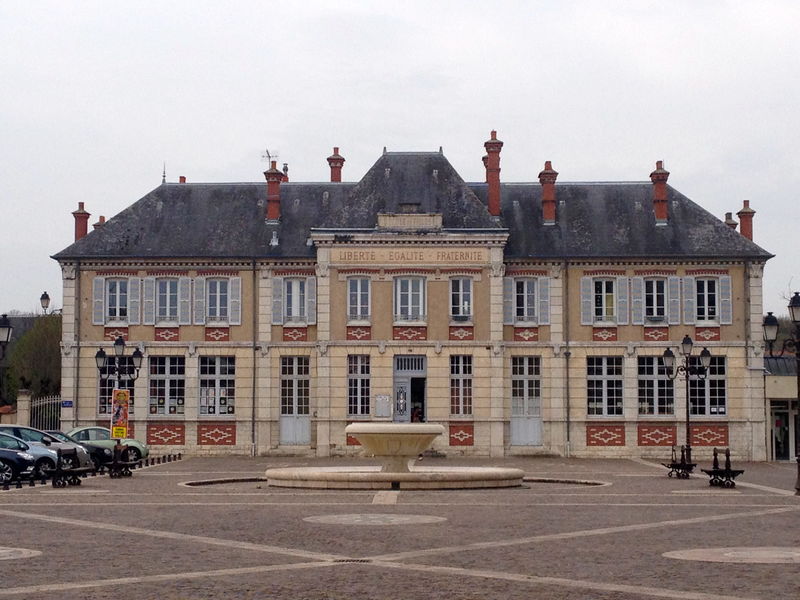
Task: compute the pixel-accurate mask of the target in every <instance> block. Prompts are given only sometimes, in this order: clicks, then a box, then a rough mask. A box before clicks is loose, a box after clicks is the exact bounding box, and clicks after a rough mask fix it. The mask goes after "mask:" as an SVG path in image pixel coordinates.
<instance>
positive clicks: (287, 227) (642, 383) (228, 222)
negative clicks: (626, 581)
mask: <svg viewBox="0 0 800 600" xmlns="http://www.w3.org/2000/svg"><path fill="white" fill-rule="evenodd" d="M502 146H503V143H502V142H501V141H500V140H498V139H497V137H496V134H495V132H492V135H491V139H490V140H488V141H487V142H486V143H485V150H486V156H484V159H483V160H484V165H485V169H486V179H485V181H481V182H477V183H466V182H464V181H463V180H462V178H461V177H460V176H459V174H458V173H457V172H456V170H455V169H454V168H453V166H452V165H451V164H450V162H449V161H448V160H447V158H446V157H445V155H444V154H443V153H442V152H441V150H440V151H439V152H386V151H384V153H383V154H382V155H381V156H380V157H378V159H377V161H376V162H375V164H374V165H373V166H372V168H370V169H369V170H368V171H367V173H366V174H364V175H363V177H361V179H360V180H359V181H357V182H354V183H347V182H342V181H341V174H342V169H343V165H344V162H345V159H344V158H343V157H342V156H341V155H340V154H339V152H338V148H334V153H333V155H332V156H330V157H329V158H328V162H329V164H330V168H331V180H330V181H329V182H320V183H294V182H290V181H289V180H288V175H287V172H286V169H284V171H281V170H279V169H277V168H276V165H275V164H274V163H273V164H272V165H271V168H270V169H269V170H268V171H266V173H265V177H266V185H264V184H263V183H261V184H259V183H229V184H218V183H215V184H202V183H186V182H185V179H184V178H181V182H180V183H162V185H160V186H159V187H157V188H156V189H154V190H153V191H151V192H149V193H148V194H146V195H145V196H144V197H143V198H141V199H140V200H138V201H136V202H135V203H134V204H132V205H131V206H130V207H129V208H127V209H125V210H124V211H122V212H121V213H119V214H118V215H116V216H115V217H114V218H112V219H110V220H109V221H108V222H104V219H102V218H101V220H100V222H98V223H97V224H96V225H95V229H94V230H93V231H91V232H89V233H88V235H87V230H88V219H89V213H87V212H86V211H85V210H84V207H83V205H82V204H81V206H80V207H79V209H78V210H77V211H75V212H74V213H73V215H74V217H75V227H76V235H75V237H76V241H75V243H74V244H72V245H71V246H69V247H68V248H66V249H65V250H63V251H61V252H59V253H58V254H56V255H55V256H54V258H55V259H56V260H57V261H58V262H59V263H60V265H61V267H62V270H63V280H64V309H63V319H64V321H63V322H64V325H63V327H64V329H63V378H62V389H63V395H64V398H65V399H67V400H73V401H74V402H73V406H74V409H73V410H71V411H70V410H68V409H65V411H64V415H63V418H64V419H65V421H66V422H67V424H72V423H79V424H86V423H95V422H103V423H105V422H106V421H107V418H108V410H109V397H110V391H111V384H108V383H107V382H103V381H101V380H100V378H99V377H98V370H97V368H96V366H95V361H94V355H95V352H96V351H97V350H98V348H99V347H103V346H105V347H106V349H108V346H109V345H110V344H111V343H112V342H113V340H114V339H115V338H117V337H118V336H122V337H123V338H124V339H125V340H126V341H127V344H128V345H129V346H131V345H136V346H138V347H139V348H140V349H141V350H142V352H143V353H144V354H145V362H144V365H143V367H142V372H141V373H140V377H139V378H138V379H136V380H135V381H134V382H130V381H124V382H123V386H125V387H129V388H130V389H131V390H132V397H133V401H134V412H133V423H134V427H135V435H136V437H138V438H141V439H146V441H147V442H148V443H149V444H151V445H153V446H163V447H164V450H165V451H167V450H168V451H178V450H182V451H184V452H190V453H206V452H208V453H251V452H252V453H256V454H279V453H292V454H297V453H300V454H308V455H316V456H329V455H334V454H343V453H347V452H352V451H354V450H355V449H356V448H355V443H356V442H355V440H352V439H347V438H346V436H345V432H344V429H345V426H346V425H347V424H348V423H350V422H353V421H358V420H363V419H367V420H369V419H388V420H395V421H409V420H418V419H419V420H426V421H429V422H437V423H442V424H443V425H445V428H446V431H447V432H448V433H449V435H448V436H447V437H446V438H443V439H440V440H439V441H438V442H437V443H436V447H437V448H438V449H439V450H441V451H444V452H446V453H449V454H471V455H482V456H495V457H499V456H504V455H514V454H534V453H556V454H560V455H573V456H666V455H667V454H668V452H669V448H668V447H669V446H671V445H673V444H680V443H682V441H683V439H684V435H685V430H684V425H683V423H684V422H685V408H684V407H685V405H686V396H685V390H684V382H683V380H681V379H678V380H675V381H674V382H673V381H672V380H670V379H669V378H668V377H667V376H666V374H665V373H664V370H663V368H660V363H659V360H658V357H659V356H660V355H661V354H662V353H663V352H664V350H665V349H666V348H667V347H668V346H671V347H673V348H674V347H676V346H678V344H680V342H681V340H682V339H683V337H684V336H685V335H689V336H691V337H692V338H693V339H694V340H695V342H696V352H695V354H697V353H698V352H699V350H700V348H702V347H707V348H708V349H709V351H710V352H711V353H712V355H713V359H712V365H711V369H710V374H709V376H708V377H707V378H706V379H704V380H696V379H694V378H693V380H692V381H691V382H690V392H689V394H690V403H691V407H692V408H691V412H692V414H691V420H692V441H693V445H694V446H695V452H696V453H699V454H701V455H702V454H703V452H704V451H706V452H710V447H711V446H727V445H730V446H731V447H732V449H733V452H734V454H735V455H737V456H742V457H747V458H754V459H763V458H764V457H765V456H766V454H765V452H766V450H765V448H766V443H767V442H766V439H767V432H766V431H765V426H766V424H765V413H764V383H763V375H762V342H761V340H762V334H761V320H762V299H761V284H762V270H763V266H764V263H765V262H766V261H767V260H768V259H769V258H770V257H771V255H770V254H769V253H768V252H766V251H765V250H763V249H762V248H760V247H759V246H757V245H756V244H754V243H753V242H752V219H753V212H754V211H753V210H752V209H750V208H749V206H748V205H747V204H748V203H747V202H745V206H744V208H743V209H742V210H741V211H739V213H738V215H739V217H740V222H741V233H740V232H737V231H735V229H734V227H735V225H736V224H735V222H733V220H732V219H731V218H730V215H728V217H729V218H728V219H727V220H728V223H726V222H723V221H721V220H719V219H717V218H715V217H714V216H712V215H711V214H709V213H708V212H706V211H705V210H704V209H703V208H702V207H700V206H699V205H697V204H695V203H694V202H692V201H691V200H690V199H689V198H687V197H685V196H684V195H682V194H681V193H680V192H678V191H677V190H675V189H673V188H672V187H670V186H669V185H668V184H667V178H668V175H669V173H668V172H667V171H666V170H664V168H663V166H662V164H661V163H660V162H659V163H658V164H657V168H656V169H655V170H654V171H653V172H652V173H651V174H650V180H649V181H647V180H646V181H643V182H633V183H627V182H621V183H617V182H610V183H561V182H559V183H556V180H557V176H558V173H557V172H556V171H555V170H553V168H552V166H551V164H550V162H547V163H545V167H544V169H543V170H542V171H541V172H540V173H539V177H538V178H539V182H538V183H511V182H501V180H500V151H501V148H502ZM476 158H477V157H476ZM703 447H705V450H704V449H703Z"/></svg>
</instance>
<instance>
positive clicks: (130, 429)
mask: <svg viewBox="0 0 800 600" xmlns="http://www.w3.org/2000/svg"><path fill="white" fill-rule="evenodd" d="M109 425H111V418H108V419H102V420H100V421H97V426H98V427H105V428H106V429H109ZM128 437H129V438H133V437H136V436H135V435H134V430H133V421H132V420H129V421H128Z"/></svg>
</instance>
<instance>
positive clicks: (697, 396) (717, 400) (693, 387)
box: [689, 356, 727, 416]
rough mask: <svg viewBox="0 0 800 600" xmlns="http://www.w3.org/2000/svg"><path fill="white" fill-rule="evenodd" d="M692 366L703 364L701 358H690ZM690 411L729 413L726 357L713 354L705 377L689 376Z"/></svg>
mask: <svg viewBox="0 0 800 600" xmlns="http://www.w3.org/2000/svg"><path fill="white" fill-rule="evenodd" d="M689 364H690V366H691V367H694V368H698V367H700V366H701V364H700V358H699V357H697V356H693V357H691V358H690V359H689ZM689 411H690V414H692V415H708V416H722V415H725V414H726V413H727V398H726V392H725V357H724V356H712V357H711V364H710V365H709V367H708V374H707V377H706V378H705V379H699V378H698V377H696V376H694V375H692V376H690V377H689Z"/></svg>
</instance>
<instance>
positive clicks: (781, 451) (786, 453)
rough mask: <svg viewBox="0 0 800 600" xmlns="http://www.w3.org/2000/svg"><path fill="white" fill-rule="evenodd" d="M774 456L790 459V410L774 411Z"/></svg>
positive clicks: (778, 458) (777, 458) (779, 458)
mask: <svg viewBox="0 0 800 600" xmlns="http://www.w3.org/2000/svg"><path fill="white" fill-rule="evenodd" d="M772 444H773V446H772V456H773V458H774V459H775V460H789V458H791V456H790V453H791V449H790V447H789V411H783V410H780V411H778V410H776V411H773V412H772Z"/></svg>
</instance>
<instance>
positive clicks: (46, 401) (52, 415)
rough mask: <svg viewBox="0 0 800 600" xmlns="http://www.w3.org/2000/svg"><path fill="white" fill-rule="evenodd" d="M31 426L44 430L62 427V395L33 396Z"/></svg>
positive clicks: (54, 429) (55, 429) (56, 429)
mask: <svg viewBox="0 0 800 600" xmlns="http://www.w3.org/2000/svg"><path fill="white" fill-rule="evenodd" d="M30 426H31V427H34V428H35V429H41V430H43V431H58V430H59V429H61V396H40V397H39V398H33V399H32V400H31V422H30Z"/></svg>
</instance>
